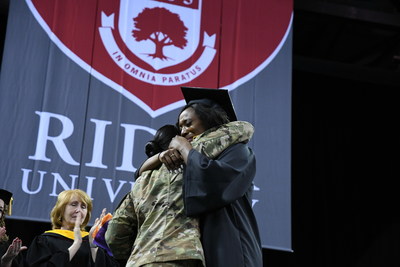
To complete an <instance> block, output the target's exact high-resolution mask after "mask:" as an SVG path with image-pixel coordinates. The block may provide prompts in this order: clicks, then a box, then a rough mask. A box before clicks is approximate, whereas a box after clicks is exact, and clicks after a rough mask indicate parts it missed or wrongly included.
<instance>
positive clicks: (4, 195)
mask: <svg viewBox="0 0 400 267" xmlns="http://www.w3.org/2000/svg"><path fill="white" fill-rule="evenodd" d="M0 199H2V200H3V201H4V204H5V205H8V215H11V207H12V201H13V198H12V193H11V192H9V191H7V190H4V189H0Z"/></svg>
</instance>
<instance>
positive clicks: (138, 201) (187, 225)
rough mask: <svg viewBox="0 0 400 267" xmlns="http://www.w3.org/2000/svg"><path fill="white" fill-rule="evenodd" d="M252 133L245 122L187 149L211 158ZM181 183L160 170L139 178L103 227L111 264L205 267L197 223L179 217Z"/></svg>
mask: <svg viewBox="0 0 400 267" xmlns="http://www.w3.org/2000/svg"><path fill="white" fill-rule="evenodd" d="M253 132H254V128H253V126H252V125H251V124H250V123H248V122H243V121H235V122H230V123H228V124H225V125H222V126H219V127H215V128H213V129H209V130H207V131H205V132H204V133H202V134H201V135H199V136H198V137H197V138H195V140H193V141H192V146H193V148H194V149H196V150H197V151H201V152H202V153H204V154H205V155H206V156H207V157H209V158H215V157H216V156H218V155H219V154H220V153H221V152H222V151H223V150H224V149H226V148H227V147H228V146H230V145H232V144H235V143H239V142H247V141H248V140H249V139H250V138H251V137H252V135H253ZM182 182H183V179H182V173H171V172H169V171H168V169H167V168H166V167H165V165H164V164H163V165H162V166H161V167H160V168H159V169H157V170H152V171H145V172H143V173H142V175H141V176H140V177H139V178H138V179H137V180H136V182H135V185H134V187H133V189H132V191H131V192H130V193H129V194H128V195H127V196H126V198H125V199H124V200H123V202H122V203H121V205H120V207H119V208H118V209H117V210H116V211H115V213H114V215H113V218H112V220H111V221H110V222H109V225H108V230H107V232H106V240H107V243H108V245H109V246H110V248H111V250H112V252H113V254H114V257H115V258H116V259H127V258H128V257H129V259H128V263H127V265H126V266H141V265H143V264H148V263H154V262H170V261H176V260H189V259H198V260H200V261H202V262H203V265H205V263H204V262H205V261H204V254H203V248H202V245H201V242H200V231H199V225H198V220H197V219H195V218H190V217H187V216H186V215H185V213H184V206H183V198H182Z"/></svg>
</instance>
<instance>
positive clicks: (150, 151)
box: [144, 124, 179, 158]
mask: <svg viewBox="0 0 400 267" xmlns="http://www.w3.org/2000/svg"><path fill="white" fill-rule="evenodd" d="M176 135H179V130H178V128H177V127H176V126H175V125H172V124H167V125H164V126H162V127H161V128H160V129H158V130H157V132H156V134H155V135H154V139H153V140H151V141H149V142H147V144H146V145H145V147H144V150H145V152H146V155H147V156H148V157H149V158H150V157H151V156H154V155H155V154H157V153H160V152H162V151H164V150H167V149H168V145H169V143H170V142H171V139H172V138H173V137H175V136H176Z"/></svg>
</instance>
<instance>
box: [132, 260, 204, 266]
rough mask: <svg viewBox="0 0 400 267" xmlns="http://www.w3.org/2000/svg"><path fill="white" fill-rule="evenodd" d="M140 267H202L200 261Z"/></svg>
mask: <svg viewBox="0 0 400 267" xmlns="http://www.w3.org/2000/svg"><path fill="white" fill-rule="evenodd" d="M140 267H203V263H202V262H201V261H200V260H180V261H169V262H154V263H148V264H143V265H141V266H140Z"/></svg>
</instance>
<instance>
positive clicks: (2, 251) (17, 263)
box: [0, 241, 25, 267]
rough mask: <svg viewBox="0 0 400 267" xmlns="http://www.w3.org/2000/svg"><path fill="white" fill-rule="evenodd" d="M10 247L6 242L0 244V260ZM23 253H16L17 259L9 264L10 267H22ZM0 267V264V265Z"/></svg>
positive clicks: (9, 243) (8, 242)
mask: <svg viewBox="0 0 400 267" xmlns="http://www.w3.org/2000/svg"><path fill="white" fill-rule="evenodd" d="M10 245H11V242H10V241H7V242H0V259H1V257H3V255H4V254H5V253H6V251H7V249H8V247H9V246H10ZM24 253H25V250H24V251H21V252H20V253H18V255H17V257H15V258H14V259H13V261H12V263H11V267H18V266H24ZM0 265H1V264H0ZM0 267H1V266H0Z"/></svg>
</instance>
